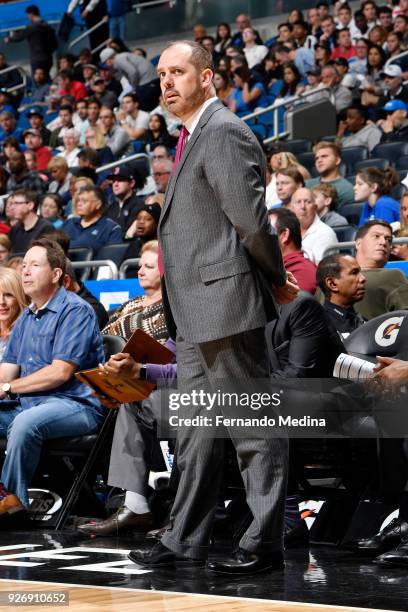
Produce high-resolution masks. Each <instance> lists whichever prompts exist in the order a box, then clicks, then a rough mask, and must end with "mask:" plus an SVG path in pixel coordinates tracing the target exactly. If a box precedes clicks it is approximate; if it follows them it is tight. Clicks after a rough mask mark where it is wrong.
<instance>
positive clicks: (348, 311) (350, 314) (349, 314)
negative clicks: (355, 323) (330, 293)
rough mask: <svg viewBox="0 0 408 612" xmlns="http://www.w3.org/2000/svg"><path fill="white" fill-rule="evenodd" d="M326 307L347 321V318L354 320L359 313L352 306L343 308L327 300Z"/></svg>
mask: <svg viewBox="0 0 408 612" xmlns="http://www.w3.org/2000/svg"><path fill="white" fill-rule="evenodd" d="M325 307H326V308H327V309H328V310H331V311H333V312H335V313H336V314H337V315H338V316H339V317H341V318H342V319H346V318H351V319H354V318H355V317H356V316H357V313H356V311H355V310H354V308H353V306H350V308H343V307H342V306H339V305H338V304H333V302H330V301H329V300H325Z"/></svg>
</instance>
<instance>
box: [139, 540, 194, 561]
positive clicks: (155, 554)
mask: <svg viewBox="0 0 408 612" xmlns="http://www.w3.org/2000/svg"><path fill="white" fill-rule="evenodd" d="M128 557H129V559H130V560H131V561H133V563H137V564H138V565H143V566H145V567H166V566H169V565H180V564H183V565H195V566H202V565H204V563H205V562H204V561H203V560H201V559H191V558H190V557H185V556H184V555H180V554H178V553H175V552H173V551H172V550H170V549H169V548H166V546H164V545H163V544H162V543H161V542H157V544H155V545H154V546H153V548H151V549H150V550H149V551H144V550H131V551H130V553H129V555H128Z"/></svg>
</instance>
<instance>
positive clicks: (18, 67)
mask: <svg viewBox="0 0 408 612" xmlns="http://www.w3.org/2000/svg"><path fill="white" fill-rule="evenodd" d="M12 70H17V71H18V72H19V73H20V75H21V78H22V79H23V81H22V83H19V84H18V85H14V86H13V87H8V88H7V91H8V92H9V93H10V92H12V91H17V90H18V89H25V88H26V85H27V74H26V71H25V70H24V68H23V67H22V66H8V67H7V68H3V70H0V74H6V72H11V71H12Z"/></svg>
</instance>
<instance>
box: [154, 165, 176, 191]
mask: <svg viewBox="0 0 408 612" xmlns="http://www.w3.org/2000/svg"><path fill="white" fill-rule="evenodd" d="M172 169H173V162H172V161H171V160H170V159H165V160H159V161H154V162H153V163H152V176H153V178H154V182H155V183H156V189H157V193H165V191H166V189H167V185H168V184H169V181H170V177H171V171H172Z"/></svg>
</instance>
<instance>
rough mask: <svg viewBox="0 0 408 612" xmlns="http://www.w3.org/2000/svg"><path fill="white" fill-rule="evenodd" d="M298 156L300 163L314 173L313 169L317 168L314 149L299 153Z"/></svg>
mask: <svg viewBox="0 0 408 612" xmlns="http://www.w3.org/2000/svg"><path fill="white" fill-rule="evenodd" d="M296 157H297V160H298V162H299V164H302V166H304V167H305V168H307V169H308V170H309V172H310V173H311V174H312V171H313V170H315V163H314V153H313V152H312V151H311V152H309V153H299V155H296Z"/></svg>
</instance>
